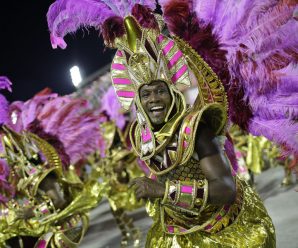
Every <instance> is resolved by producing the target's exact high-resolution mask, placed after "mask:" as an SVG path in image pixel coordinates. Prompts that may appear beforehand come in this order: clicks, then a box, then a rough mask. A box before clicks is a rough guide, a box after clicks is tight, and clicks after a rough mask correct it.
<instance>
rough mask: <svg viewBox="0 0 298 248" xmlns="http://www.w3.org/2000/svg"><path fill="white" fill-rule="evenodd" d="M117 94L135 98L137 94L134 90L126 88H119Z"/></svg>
mask: <svg viewBox="0 0 298 248" xmlns="http://www.w3.org/2000/svg"><path fill="white" fill-rule="evenodd" d="M116 94H117V96H119V97H125V98H133V97H134V96H135V93H134V92H133V91H124V90H118V91H117V92H116Z"/></svg>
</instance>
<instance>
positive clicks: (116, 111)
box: [100, 86, 126, 130]
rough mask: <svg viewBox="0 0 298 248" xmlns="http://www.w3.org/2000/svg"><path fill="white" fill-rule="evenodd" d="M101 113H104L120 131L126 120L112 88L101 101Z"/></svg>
mask: <svg viewBox="0 0 298 248" xmlns="http://www.w3.org/2000/svg"><path fill="white" fill-rule="evenodd" d="M100 111H101V112H105V113H106V114H107V115H108V116H109V118H110V119H111V120H112V121H114V122H115V123H116V125H117V127H119V128H120V129H121V130H122V129H123V128H124V126H125V123H126V120H125V117H124V114H123V110H122V108H121V105H120V103H119V101H118V100H117V97H116V93H115V90H114V88H113V87H112V86H111V87H109V89H108V91H107V92H106V93H105V94H104V96H103V98H102V100H101V108H100Z"/></svg>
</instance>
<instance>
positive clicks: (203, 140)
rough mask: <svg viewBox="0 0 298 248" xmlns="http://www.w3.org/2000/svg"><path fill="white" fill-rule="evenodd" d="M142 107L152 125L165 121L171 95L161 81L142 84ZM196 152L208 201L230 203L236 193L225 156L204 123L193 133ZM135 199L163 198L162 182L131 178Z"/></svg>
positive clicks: (157, 126)
mask: <svg viewBox="0 0 298 248" xmlns="http://www.w3.org/2000/svg"><path fill="white" fill-rule="evenodd" d="M139 95H140V101H141V104H142V107H143V109H144V111H145V112H146V114H147V115H148V117H149V118H150V121H151V123H152V125H153V127H154V130H156V129H157V130H158V129H160V128H161V127H162V126H163V125H164V122H165V118H166V115H167V113H168V111H169V108H170V106H171V102H172V98H171V94H170V92H169V89H168V86H167V85H166V83H165V82H163V81H154V82H152V83H150V84H146V85H143V86H142V87H141V88H140V90H139ZM195 152H196V153H197V154H198V157H199V159H200V168H201V169H202V171H203V173H204V174H205V176H206V179H207V180H208V203H210V204H214V205H223V204H232V203H233V202H234V201H235V197H236V185H235V182H234V179H233V177H232V174H231V169H230V166H229V163H228V160H227V158H226V157H225V156H224V153H223V151H222V150H221V149H220V147H219V144H218V142H217V141H216V139H215V135H214V134H213V132H212V131H211V129H209V128H208V127H207V126H206V125H204V124H200V125H199V127H198V130H197V134H196V142H195ZM130 185H131V186H133V187H134V188H135V193H136V197H137V198H138V199H141V198H145V199H154V198H163V196H164V193H165V185H164V184H162V183H159V182H157V181H154V180H152V179H149V178H147V177H139V178H135V179H134V180H132V182H131V184H130Z"/></svg>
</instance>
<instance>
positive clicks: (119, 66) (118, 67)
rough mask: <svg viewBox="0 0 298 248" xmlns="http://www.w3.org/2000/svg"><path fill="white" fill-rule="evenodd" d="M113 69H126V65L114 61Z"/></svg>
mask: <svg viewBox="0 0 298 248" xmlns="http://www.w3.org/2000/svg"><path fill="white" fill-rule="evenodd" d="M112 69H114V70H119V71H125V70H126V66H125V65H122V64H118V63H114V64H112Z"/></svg>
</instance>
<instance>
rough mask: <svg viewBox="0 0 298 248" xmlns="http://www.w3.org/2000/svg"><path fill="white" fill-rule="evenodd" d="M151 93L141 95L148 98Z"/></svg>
mask: <svg viewBox="0 0 298 248" xmlns="http://www.w3.org/2000/svg"><path fill="white" fill-rule="evenodd" d="M148 96H149V94H142V95H141V97H142V98H148Z"/></svg>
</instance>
